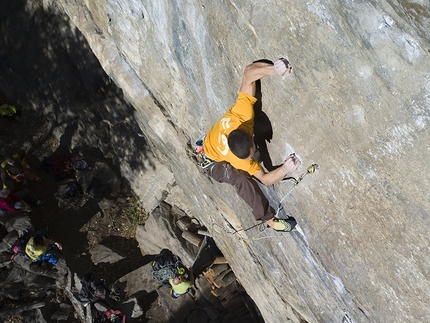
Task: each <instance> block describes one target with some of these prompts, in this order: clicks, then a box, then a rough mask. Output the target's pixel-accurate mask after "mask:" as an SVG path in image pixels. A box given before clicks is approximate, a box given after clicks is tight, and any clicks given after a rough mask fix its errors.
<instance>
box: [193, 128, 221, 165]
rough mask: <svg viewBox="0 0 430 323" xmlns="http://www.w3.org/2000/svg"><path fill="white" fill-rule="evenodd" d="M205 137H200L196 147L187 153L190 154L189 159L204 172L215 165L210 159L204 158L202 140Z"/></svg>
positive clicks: (204, 135)
mask: <svg viewBox="0 0 430 323" xmlns="http://www.w3.org/2000/svg"><path fill="white" fill-rule="evenodd" d="M205 137H206V134H203V135H201V136H200V138H199V139H197V141H196V146H195V147H194V149H192V148H189V149H188V152H189V153H190V155H191V157H192V158H193V159H194V161H195V163H196V164H197V166H199V167H200V168H203V169H205V170H210V169H211V168H212V167H213V166H214V165H215V163H216V162H215V161H213V160H212V159H210V158H209V157H208V156H206V154H205V152H204V149H203V139H204V138H205Z"/></svg>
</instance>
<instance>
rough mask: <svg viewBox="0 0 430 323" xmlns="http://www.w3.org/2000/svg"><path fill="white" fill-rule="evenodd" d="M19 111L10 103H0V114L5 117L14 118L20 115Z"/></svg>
mask: <svg viewBox="0 0 430 323" xmlns="http://www.w3.org/2000/svg"><path fill="white" fill-rule="evenodd" d="M20 115H21V113H20V112H19V110H18V109H17V108H16V107H15V106H14V105H10V104H7V103H5V104H2V105H0V116H1V117H5V118H15V117H17V116H20Z"/></svg>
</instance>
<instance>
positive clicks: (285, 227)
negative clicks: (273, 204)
mask: <svg viewBox="0 0 430 323" xmlns="http://www.w3.org/2000/svg"><path fill="white" fill-rule="evenodd" d="M273 222H274V225H273V229H274V230H275V231H280V232H290V231H293V230H294V228H295V227H296V225H297V222H296V220H295V219H294V218H293V217H289V218H288V219H274V220H273Z"/></svg>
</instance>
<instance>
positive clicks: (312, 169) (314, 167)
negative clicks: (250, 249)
mask: <svg viewBox="0 0 430 323" xmlns="http://www.w3.org/2000/svg"><path fill="white" fill-rule="evenodd" d="M318 169H319V166H318V165H317V164H312V165H310V166H309V167H308V168H307V169H306V172H305V173H303V174H302V175H300V176H299V178H298V179H296V178H294V177H286V178H284V179H282V180H281V181H280V182H282V183H284V182H292V183H293V187H292V188H291V189H290V190H289V191H288V192H287V193H286V194H285V195H284V196H283V197H282V199H281V200H280V201H279V204H278V209H277V211H276V214H275V216H278V214H279V212H280V211H281V210H282V209H283V206H282V202H283V201H284V200H285V199H286V197H287V196H288V195H290V194H291V192H292V191H293V190H294V189H295V188H296V187H297V185H299V183H300V182H301V181H302V180H303V178H305V176H307V175H308V174H313V173H315V171H316V170H318ZM209 217H210V218H211V216H209ZM211 223H212V232H216V231H215V230H214V225H215V224H214V222H213V221H212V218H211ZM218 226H219V225H218ZM257 226H260V232H258V233H257V234H256V235H254V236H252V237H250V238H248V239H245V238H242V237H238V236H235V235H236V234H237V233H239V232H242V231H244V232H246V231H249V230H251V229H253V228H255V227H257ZM267 229H268V226H266V224H265V221H261V222H259V223H257V224H254V225H253V226H251V227H249V228H246V229H240V230H235V232H233V233H229V235H232V236H233V237H231V236H229V235H223V234H221V233H219V232H217V234H220V235H222V236H224V237H230V238H232V239H234V240H236V239H237V240H243V241H257V240H261V239H269V238H274V237H277V236H275V235H270V236H264V237H260V235H261V234H262V233H263V232H265V231H266V230H267Z"/></svg>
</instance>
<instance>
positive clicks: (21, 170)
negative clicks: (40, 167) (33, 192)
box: [0, 151, 42, 188]
mask: <svg viewBox="0 0 430 323" xmlns="http://www.w3.org/2000/svg"><path fill="white" fill-rule="evenodd" d="M24 157H25V152H24V151H20V152H18V153H16V154H14V155H13V156H7V157H6V160H4V161H3V162H2V163H1V167H0V171H1V179H2V181H3V187H4V185H5V184H6V182H7V175H9V176H10V177H11V178H12V179H14V180H15V181H17V182H18V183H22V185H24V186H27V185H28V181H36V182H41V181H42V179H41V178H40V177H39V176H37V175H35V174H34V173H33V172H32V171H30V169H29V167H28V165H27V164H26V163H25V160H24ZM4 188H5V187H4Z"/></svg>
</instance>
